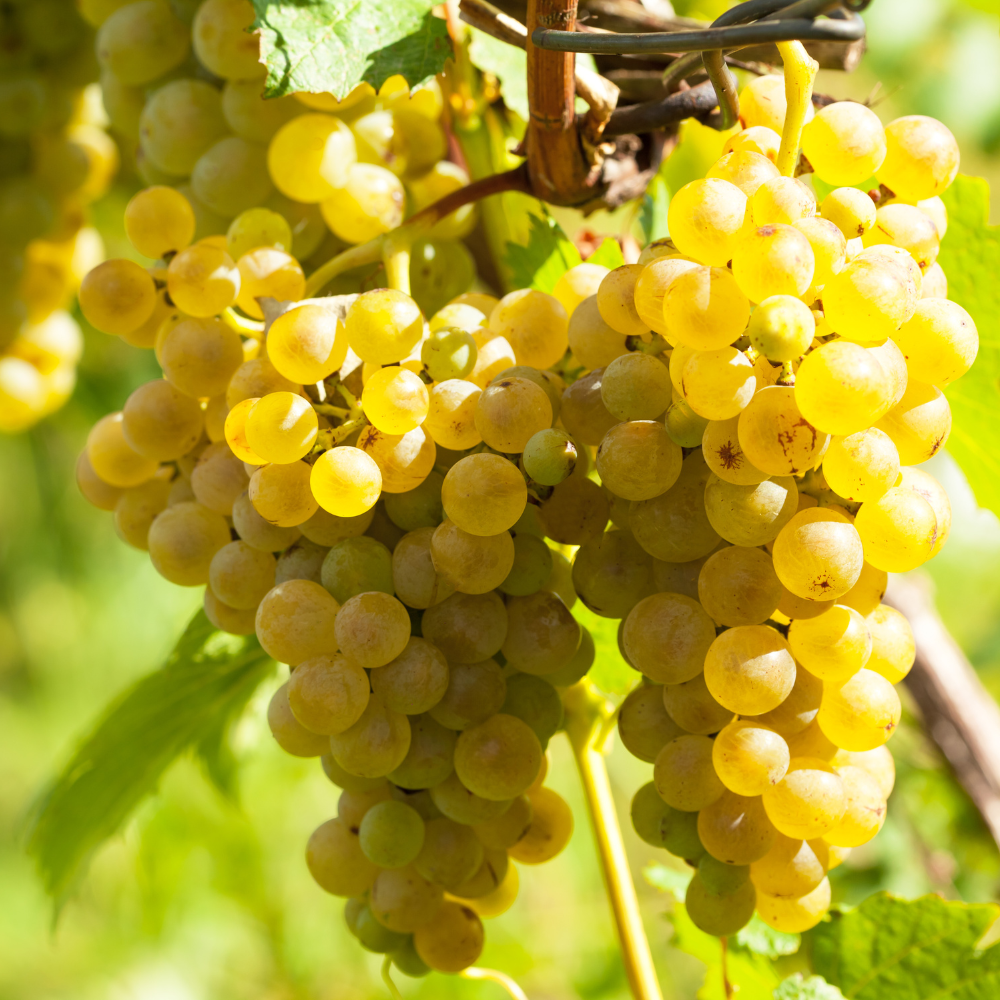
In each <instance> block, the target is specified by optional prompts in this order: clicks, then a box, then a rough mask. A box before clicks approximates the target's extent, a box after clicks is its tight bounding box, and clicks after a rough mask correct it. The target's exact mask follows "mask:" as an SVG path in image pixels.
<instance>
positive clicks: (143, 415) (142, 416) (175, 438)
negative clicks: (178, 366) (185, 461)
mask: <svg viewBox="0 0 1000 1000" xmlns="http://www.w3.org/2000/svg"><path fill="white" fill-rule="evenodd" d="M204 423H205V420H204V416H203V414H202V411H201V407H200V406H199V405H198V401H197V400H196V399H192V398H191V397H190V396H186V395H185V394H184V393H182V392H181V391H180V390H179V389H177V388H176V387H175V386H174V385H172V384H171V383H170V382H167V381H165V380H164V379H154V380H153V381H152V382H147V383H146V384H145V385H141V386H139V388H138V389H136V390H135V391H134V392H133V393H132V395H131V396H129V397H128V399H127V400H125V405H124V407H122V423H121V431H122V437H123V438H124V440H125V443H126V444H128V445H129V447H131V448H132V449H133V450H135V451H136V452H138V453H139V454H140V455H142V456H143V457H144V458H148V459H152V460H154V461H158V462H170V461H173V460H175V459H178V458H180V457H181V455H184V454H186V453H187V452H189V451H190V450H191V449H192V448H193V447H194V446H195V445H196V444H197V443H198V439H199V437H201V432H202V428H203V426H204Z"/></svg>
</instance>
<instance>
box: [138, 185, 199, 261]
mask: <svg viewBox="0 0 1000 1000" xmlns="http://www.w3.org/2000/svg"><path fill="white" fill-rule="evenodd" d="M124 221H125V234H126V236H128V238H129V242H130V243H131V244H132V246H134V247H135V248H136V250H138V251H139V253H141V254H142V255H143V256H145V257H152V258H154V259H155V258H158V257H163V256H164V255H165V254H168V253H171V252H174V251H177V250H182V249H183V248H184V247H186V246H187V245H188V244H189V243H190V242H191V240H192V239H194V211H193V210H192V209H191V203H190V202H189V201H188V200H187V198H185V197H184V195H182V194H181V193H180V192H179V191H176V190H174V189H173V188H170V187H165V186H163V185H160V186H157V187H149V188H145V189H144V190H142V191H140V192H139V193H138V194H136V195H134V196H133V197H132V199H131V200H130V201H129V203H128V204H127V205H126V206H125V218H124Z"/></svg>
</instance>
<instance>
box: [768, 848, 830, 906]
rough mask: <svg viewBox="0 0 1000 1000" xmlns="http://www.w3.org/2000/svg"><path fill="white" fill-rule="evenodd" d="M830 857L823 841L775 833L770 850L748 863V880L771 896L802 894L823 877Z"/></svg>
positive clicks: (784, 896)
mask: <svg viewBox="0 0 1000 1000" xmlns="http://www.w3.org/2000/svg"><path fill="white" fill-rule="evenodd" d="M829 857H830V852H829V847H828V845H827V843H826V842H825V841H824V840H812V841H809V840H799V839H797V838H793V837H786V836H785V835H784V834H783V833H778V834H775V837H774V846H773V847H772V848H771V850H770V851H768V853H767V854H765V855H764V857H762V858H760V859H759V860H758V861H754V862H753V864H751V865H750V880H751V881H752V882H753V884H754V885H755V886H756V887H757V889H758V891H759V892H763V893H767V894H768V895H771V896H781V897H783V898H787V897H796V896H804V895H805V894H806V893H809V892H812V891H813V889H815V888H816V886H818V885H819V884H820V883H821V882H822V881H823V879H824V878H826V872H827V867H828V863H829Z"/></svg>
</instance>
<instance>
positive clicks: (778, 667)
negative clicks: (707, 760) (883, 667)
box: [705, 625, 795, 860]
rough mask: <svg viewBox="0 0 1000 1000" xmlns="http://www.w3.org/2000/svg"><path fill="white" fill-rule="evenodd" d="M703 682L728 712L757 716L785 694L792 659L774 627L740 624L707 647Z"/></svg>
mask: <svg viewBox="0 0 1000 1000" xmlns="http://www.w3.org/2000/svg"><path fill="white" fill-rule="evenodd" d="M705 683H706V684H707V685H708V690H709V691H710V692H711V693H712V696H713V697H714V698H715V699H716V701H718V702H719V704H720V705H724V706H725V707H726V708H728V709H729V710H730V711H731V712H735V713H736V714H738V715H760V714H762V713H764V712H770V711H771V710H772V709H775V708H777V707H778V706H779V705H780V704H781V703H782V702H783V701H784V700H785V698H787V697H788V695H789V693H790V692H791V690H792V687H793V685H794V684H795V660H794V659H793V658H792V653H791V650H790V649H789V647H788V643H787V642H786V641H785V640H784V638H783V637H782V635H781V633H780V632H778V631H777V630H776V629H773V628H771V627H770V626H768V625H740V626H737V627H736V628H731V629H729V630H728V631H726V632H723V633H722V634H721V635H719V636H718V637H717V638H716V639H715V641H714V642H713V643H712V645H711V646H710V648H709V650H708V654H707V655H706V657H705ZM723 860H724V859H723Z"/></svg>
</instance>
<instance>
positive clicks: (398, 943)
mask: <svg viewBox="0 0 1000 1000" xmlns="http://www.w3.org/2000/svg"><path fill="white" fill-rule="evenodd" d="M353 933H354V936H355V937H356V938H357V939H358V943H359V944H360V945H361V947H362V948H365V949H366V950H368V951H373V952H375V954H376V955H385V954H387V953H388V952H391V951H396V950H397V949H399V948H402V947H403V945H404V944H405V943H406V937H405V935H403V934H399V933H397V932H396V931H391V930H389V929H388V928H387V927H384V926H383V925H382V924H380V923H379V922H378V921H377V920H376V919H375V916H374V915H373V913H372V911H371V907H370V906H369V905H368V904H367V903H364V904H362V907H361V909H360V910H359V911H358V914H357V916H356V918H355V920H354V927H353Z"/></svg>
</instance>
